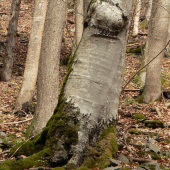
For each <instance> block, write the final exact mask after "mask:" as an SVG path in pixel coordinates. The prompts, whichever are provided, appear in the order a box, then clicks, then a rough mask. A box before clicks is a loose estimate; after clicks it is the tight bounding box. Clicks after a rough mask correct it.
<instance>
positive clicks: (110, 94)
mask: <svg viewBox="0 0 170 170" xmlns="http://www.w3.org/2000/svg"><path fill="white" fill-rule="evenodd" d="M131 6H132V0H103V1H101V0H95V1H92V3H91V5H90V8H89V11H88V16H87V18H86V21H85V26H86V27H85V29H84V34H83V37H82V40H81V42H80V44H79V47H78V49H77V52H76V54H75V55H74V57H75V59H74V61H73V59H71V64H70V67H69V69H68V74H67V76H66V80H65V81H64V83H63V87H62V90H61V93H60V95H59V102H58V105H57V107H56V109H55V111H54V114H53V116H52V117H51V118H50V120H49V121H48V123H47V125H46V127H45V128H44V129H43V130H42V132H41V133H40V134H39V135H37V136H36V137H34V139H33V140H32V141H30V143H26V144H24V145H25V147H24V146H22V147H21V148H20V150H19V152H20V154H22V153H23V152H25V150H27V149H25V148H28V150H29V152H30V153H37V152H38V153H37V154H35V156H36V155H38V156H39V154H40V152H39V150H41V148H43V150H44V151H47V149H48V150H49V152H48V153H46V152H45V153H46V155H47V159H48V160H50V162H51V165H52V166H63V165H65V169H75V168H76V167H78V166H80V165H81V164H82V163H83V165H82V166H87V167H89V168H90V169H92V168H96V164H97V163H98V164H97V166H99V165H100V166H99V168H101V169H103V168H105V167H107V165H108V164H109V162H108V158H109V157H112V156H113V155H116V151H117V142H116V138H115V127H114V126H113V124H114V123H115V122H116V120H117V107H118V103H119V95H120V92H121V85H122V81H123V72H124V58H125V57H124V56H125V50H126V42H127V29H128V21H129V14H130V10H131ZM41 62H42V61H41ZM41 62H40V63H41ZM47 102H49V101H47ZM48 104H49V103H48ZM46 113H47V112H46ZM95 144H96V148H95V147H94V148H93V146H95ZM32 145H35V147H34V148H32V147H28V146H32ZM90 148H92V149H91V151H90V152H91V154H85V151H87V150H90ZM85 149H87V150H85ZM35 150H36V151H35ZM96 153H97V154H96ZM85 155H86V158H87V159H85V160H84V162H83V159H84V157H85ZM97 155H98V156H97ZM101 155H102V156H101ZM49 157H50V159H49ZM90 157H92V159H90ZM43 158H44V155H43ZM37 159H39V157H37V158H36V160H37ZM94 159H97V162H95V160H94ZM34 160H35V159H34ZM88 160H89V161H88ZM34 162H38V161H34ZM88 162H89V163H90V164H92V166H89V163H88ZM104 162H105V163H106V164H105V163H104ZM7 163H8V162H7ZM19 163H20V162H17V163H16V164H15V166H16V165H17V164H19ZM8 164H9V163H8ZM66 164H67V165H66ZM68 167H69V168H68ZM23 169H24V168H23Z"/></svg>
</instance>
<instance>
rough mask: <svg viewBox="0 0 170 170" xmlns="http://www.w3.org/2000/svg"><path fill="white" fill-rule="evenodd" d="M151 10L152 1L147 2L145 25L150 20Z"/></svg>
mask: <svg viewBox="0 0 170 170" xmlns="http://www.w3.org/2000/svg"><path fill="white" fill-rule="evenodd" d="M151 10H152V0H148V8H147V12H146V20H147V23H149V20H150V16H151Z"/></svg>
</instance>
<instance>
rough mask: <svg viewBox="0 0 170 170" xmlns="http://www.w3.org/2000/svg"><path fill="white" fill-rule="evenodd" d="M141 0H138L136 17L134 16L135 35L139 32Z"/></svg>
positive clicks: (133, 33)
mask: <svg viewBox="0 0 170 170" xmlns="http://www.w3.org/2000/svg"><path fill="white" fill-rule="evenodd" d="M141 4H142V1H141V0H137V1H136V8H135V17H134V26H133V32H132V35H133V36H137V35H138V32H139V19H140V10H141Z"/></svg>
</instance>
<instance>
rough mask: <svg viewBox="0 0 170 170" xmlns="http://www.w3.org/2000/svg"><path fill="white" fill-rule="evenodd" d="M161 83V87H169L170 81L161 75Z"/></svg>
mask: <svg viewBox="0 0 170 170" xmlns="http://www.w3.org/2000/svg"><path fill="white" fill-rule="evenodd" d="M161 83H162V86H163V87H169V86H170V83H169V82H168V81H167V80H166V79H165V78H164V77H163V76H161Z"/></svg>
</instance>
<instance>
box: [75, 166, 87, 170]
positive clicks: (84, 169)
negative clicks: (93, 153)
mask: <svg viewBox="0 0 170 170" xmlns="http://www.w3.org/2000/svg"><path fill="white" fill-rule="evenodd" d="M76 170H89V168H87V167H86V166H81V167H80V168H78V169H76Z"/></svg>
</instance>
